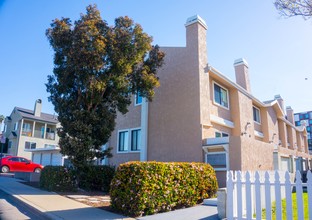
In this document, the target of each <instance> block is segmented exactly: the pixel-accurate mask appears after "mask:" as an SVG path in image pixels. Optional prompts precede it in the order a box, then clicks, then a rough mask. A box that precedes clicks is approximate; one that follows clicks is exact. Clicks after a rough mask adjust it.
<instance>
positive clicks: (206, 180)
mask: <svg viewBox="0 0 312 220" xmlns="http://www.w3.org/2000/svg"><path fill="white" fill-rule="evenodd" d="M217 188H218V184H217V178H216V174H215V171H214V169H213V168H212V167H211V166H210V165H209V164H204V163H176V162H172V163H162V162H128V163H125V164H121V165H120V166H119V167H118V169H117V172H116V174H115V177H114V178H113V180H112V183H111V190H110V196H111V207H112V208H113V209H114V210H115V211H117V212H120V213H122V214H125V215H128V216H133V217H137V216H142V215H150V214H154V213H158V212H166V211H169V210H173V209H176V208H182V207H189V206H193V205H195V204H198V203H201V202H202V201H203V199H205V198H210V197H212V196H214V195H215V193H216V191H217Z"/></svg>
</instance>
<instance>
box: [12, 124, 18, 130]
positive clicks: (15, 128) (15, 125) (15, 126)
mask: <svg viewBox="0 0 312 220" xmlns="http://www.w3.org/2000/svg"><path fill="white" fill-rule="evenodd" d="M17 128H18V122H15V123H14V128H13V131H16V130H17Z"/></svg>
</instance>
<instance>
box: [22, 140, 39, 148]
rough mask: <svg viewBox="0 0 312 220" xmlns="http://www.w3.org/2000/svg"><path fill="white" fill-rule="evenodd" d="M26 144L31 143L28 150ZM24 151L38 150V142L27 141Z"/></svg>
mask: <svg viewBox="0 0 312 220" xmlns="http://www.w3.org/2000/svg"><path fill="white" fill-rule="evenodd" d="M26 143H29V148H26ZM33 144H35V148H32V147H31V146H32V145H33ZM24 149H25V150H33V149H37V143H36V142H32V141H25V145H24Z"/></svg>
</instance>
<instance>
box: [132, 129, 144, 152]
mask: <svg viewBox="0 0 312 220" xmlns="http://www.w3.org/2000/svg"><path fill="white" fill-rule="evenodd" d="M134 131H139V133H138V135H137V145H139V146H137V148H136V149H135V150H133V149H132V140H133V137H132V132H134ZM141 135H142V134H141V128H138V129H131V130H130V151H131V152H140V150H141Z"/></svg>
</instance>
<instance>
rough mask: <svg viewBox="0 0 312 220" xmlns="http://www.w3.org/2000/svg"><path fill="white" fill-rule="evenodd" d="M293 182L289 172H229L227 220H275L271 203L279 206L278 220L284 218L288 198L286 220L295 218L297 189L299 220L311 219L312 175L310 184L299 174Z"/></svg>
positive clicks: (310, 175) (277, 209)
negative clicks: (294, 195)
mask: <svg viewBox="0 0 312 220" xmlns="http://www.w3.org/2000/svg"><path fill="white" fill-rule="evenodd" d="M295 179H296V181H295V182H294V181H291V174H290V173H289V172H287V171H286V172H284V171H283V172H281V171H270V172H258V171H256V172H241V171H235V172H233V171H228V172H227V200H226V217H227V219H228V220H232V219H248V220H250V219H257V220H258V219H263V218H262V216H261V215H262V209H265V214H266V216H265V218H264V219H267V220H271V219H272V202H273V201H275V204H276V209H275V213H276V220H279V219H282V199H284V198H285V199H286V219H287V220H291V219H293V214H294V213H293V207H292V191H293V189H294V188H295V191H296V199H297V215H298V220H303V219H310V220H312V173H311V172H310V171H308V173H307V179H308V180H307V183H302V180H301V174H300V172H298V171H297V172H296V174H295ZM303 189H307V193H308V204H305V208H308V215H309V216H304V204H303V196H302V194H303Z"/></svg>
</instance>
